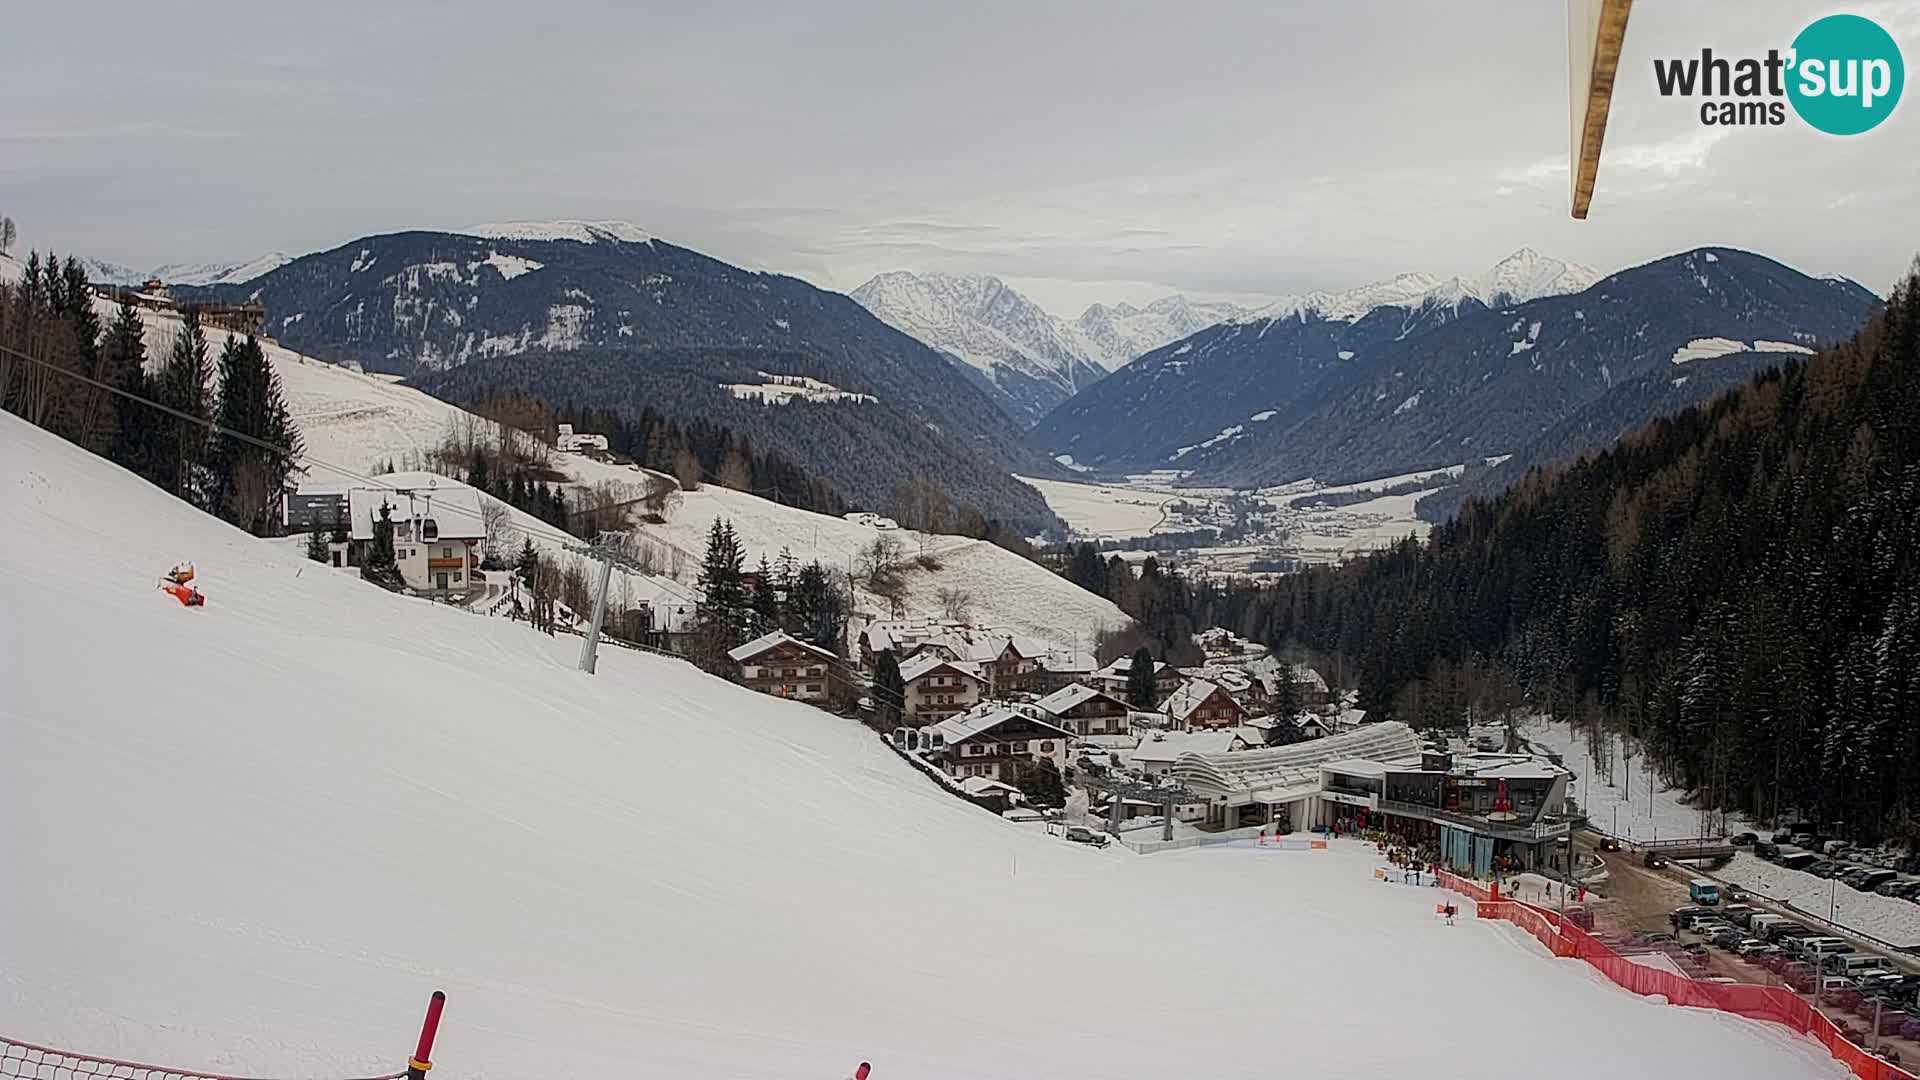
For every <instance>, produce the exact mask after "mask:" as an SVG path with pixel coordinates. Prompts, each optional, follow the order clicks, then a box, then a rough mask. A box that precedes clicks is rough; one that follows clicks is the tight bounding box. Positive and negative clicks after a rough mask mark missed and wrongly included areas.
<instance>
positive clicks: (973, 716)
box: [933, 709, 1073, 746]
mask: <svg viewBox="0 0 1920 1080" xmlns="http://www.w3.org/2000/svg"><path fill="white" fill-rule="evenodd" d="M1009 720H1025V721H1026V722H1027V723H1029V724H1037V725H1039V726H1040V727H1043V728H1046V729H1047V730H1048V731H1050V732H1052V733H1053V734H1054V735H1056V736H1058V737H1059V738H1062V739H1070V738H1072V737H1073V733H1072V732H1070V731H1066V730H1064V729H1062V728H1058V727H1055V726H1054V725H1052V724H1049V723H1047V722H1046V721H1045V720H1037V719H1035V718H1033V717H1031V716H1026V715H1023V714H1021V713H1017V712H1014V711H1013V710H1011V709H985V710H978V711H973V712H964V713H961V714H960V715H959V716H950V717H948V718H947V719H945V720H942V721H940V722H939V723H938V724H935V725H933V729H934V730H935V731H938V732H939V733H940V734H941V736H942V737H944V738H945V739H946V743H947V745H948V746H952V745H953V744H955V743H957V742H963V741H965V740H967V739H971V738H973V737H974V736H976V735H983V734H985V733H986V732H989V731H992V730H993V729H994V728H997V727H999V726H1000V725H1001V724H1004V723H1006V722H1007V721H1009Z"/></svg>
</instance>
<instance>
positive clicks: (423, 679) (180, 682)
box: [0, 415, 1845, 1080]
mask: <svg viewBox="0 0 1920 1080" xmlns="http://www.w3.org/2000/svg"><path fill="white" fill-rule="evenodd" d="M0 485H4V488H5V491H6V497H7V505H8V508H9V511H8V513H6V514H4V515H0V552H3V553H4V558H0V609H4V610H5V611H6V612H7V619H6V622H5V624H4V626H5V631H4V633H5V639H4V642H0V644H3V645H4V648H0V657H3V658H4V659H3V660H0V870H3V872H0V1031H5V1032H6V1033H7V1034H9V1035H10V1036H12V1037H15V1038H20V1039H26V1040H28V1041H30V1042H37V1043H43V1044H50V1045H55V1046H61V1047H66V1048H70V1049H76V1050H82V1051H85V1052H89V1053H94V1054H102V1055H107V1056H112V1057H122V1058H129V1059H133V1060H143V1061H159V1062H164V1063H168V1064H173V1065H178V1066H185V1067H195V1068H199V1069H206V1070H216V1071H221V1072H227V1073H239V1074H244V1075H256V1076H258V1075H270V1076H303V1077H324V1076H343V1075H367V1074H368V1073H369V1072H385V1071H387V1070H389V1069H392V1068H396V1067H398V1066H399V1065H400V1064H401V1063H402V1061H403V1060H404V1058H405V1055H406V1053H407V1051H408V1050H410V1049H411V1047H412V1039H413V1034H414V1032H415V1031H416V1030H417V1024H418V1022H419V1014H420V1010H421V1008H422V1006H423V1005H424V1002H425V1000H426V996H427V993H428V991H430V990H431V989H433V988H435V987H442V988H444V989H446V990H447V992H448V994H449V998H450V1002H449V1005H448V1009H447V1014H446V1022H445V1023H444V1024H443V1026H442V1027H441V1031H440V1041H439V1044H438V1047H437V1049H436V1053H435V1055H434V1057H435V1062H436V1065H437V1066H438V1070H439V1075H443V1076H450V1077H463V1078H492V1077H515V1078H520V1077H526V1078H533V1077H562V1076H567V1077H592V1076H619V1077H653V1076H660V1077H668V1076H671V1077H676V1078H701V1077H732V1078H750V1080H757V1078H766V1080H772V1078H776V1077H778V1078H783V1080H784V1078H795V1077H818V1078H821V1080H831V1078H833V1077H844V1076H846V1075H848V1073H849V1072H850V1070H851V1069H852V1067H853V1064H854V1063H855V1062H857V1061H860V1060H863V1059H864V1060H870V1061H872V1062H874V1063H875V1072H874V1075H875V1076H876V1077H877V1078H879V1080H890V1078H893V1077H900V1078H914V1080H930V1078H945V1077H982V1078H984V1077H996V1078H998V1077H1005V1076H1009V1075H1020V1076H1032V1077H1100V1078H1109V1077H1122V1076H1149V1075H1155V1074H1166V1075H1197V1076H1207V1077H1210V1078H1221V1077H1248V1078H1252V1077H1260V1078H1263V1080H1265V1078H1270V1077H1272V1076H1275V1075H1282V1074H1284V1075H1289V1076H1312V1077H1316V1078H1343V1077H1353V1078H1361V1077H1365V1078H1369V1080H1371V1078H1376V1077H1382V1076H1420V1077H1429V1078H1440V1080H1454V1078H1458V1080H1466V1078H1474V1080H1478V1078H1479V1077H1482V1076H1485V1075H1486V1074H1487V1072H1488V1069H1489V1067H1490V1066H1497V1063H1498V1062H1499V1061H1505V1062H1510V1063H1513V1064H1514V1065H1515V1066H1516V1067H1522V1066H1524V1067H1527V1068H1533V1067H1534V1066H1536V1065H1538V1064H1539V1063H1551V1065H1550V1067H1547V1066H1541V1067H1546V1068H1547V1069H1548V1071H1549V1072H1550V1073H1551V1075H1553V1076H1554V1077H1555V1080H1613V1078H1614V1077H1617V1076H1622V1075H1631V1076H1636V1077H1641V1078H1647V1080H1654V1078H1673V1080H1681V1078H1687V1080H1696V1078H1698V1077H1703V1076H1739V1077H1743V1078H1748V1080H1808V1078H1833V1080H1839V1078H1841V1077H1843V1076H1844V1075H1845V1074H1844V1072H1843V1071H1842V1070H1841V1069H1840V1067H1839V1066H1838V1065H1837V1064H1835V1063H1834V1062H1832V1061H1831V1060H1830V1059H1828V1058H1827V1056H1826V1054H1825V1052H1824V1051H1823V1050H1821V1049H1819V1048H1818V1047H1817V1046H1815V1045H1814V1044H1813V1043H1812V1042H1810V1041H1807V1040H1803V1039H1799V1038H1797V1037H1794V1036H1791V1035H1790V1034H1788V1033H1787V1032H1786V1031H1785V1029H1782V1028H1778V1027H1769V1026H1766V1025H1762V1024H1758V1023H1754V1022H1750V1021H1745V1020H1741V1019H1737V1018H1733V1017H1729V1016H1726V1015H1722V1014H1716V1013H1710V1012H1704V1011H1697V1010H1688V1009H1679V1008H1673V1007H1668V1006H1665V1005H1662V1004H1659V1003H1657V1002H1654V1001H1650V1000H1643V999H1640V998H1636V997H1633V996H1631V995H1629V994H1627V993H1625V992H1623V991H1620V990H1618V989H1615V988H1612V987H1611V986H1609V985H1607V984H1605V983H1603V982H1602V981H1601V980H1599V979H1598V978H1597V977H1595V976H1593V975H1592V974H1591V973H1590V972H1588V971H1587V970H1586V969H1585V968H1584V967H1582V966H1581V965H1579V964H1578V963H1576V962H1572V961H1562V962H1556V961H1554V960H1551V959H1548V958H1547V957H1546V956H1545V955H1544V954H1543V953H1542V951H1541V950H1540V949H1539V947H1538V946H1537V945H1535V944H1534V943H1533V942H1532V941H1531V939H1527V938H1524V937H1521V936H1519V935H1518V934H1517V932H1515V931H1512V930H1511V929H1510V928H1507V927H1505V926H1503V925H1497V924H1492V923H1486V924H1480V923H1474V922H1473V921H1471V920H1466V921H1463V923H1462V925H1460V926H1456V927H1447V926H1444V925H1443V924H1442V923H1441V922H1440V920H1437V919H1436V918H1435V917H1434V915H1433V903H1434V901H1435V899H1436V896H1437V894H1435V893H1433V892H1431V891H1427V890H1423V889H1419V888H1416V887H1407V886H1397V885H1388V884H1384V883H1381V882H1378V881H1375V880H1373V879H1372V878H1371V876H1370V870H1371V867H1372V860H1371V858H1369V856H1368V853H1367V852H1366V851H1364V850H1363V849H1361V848H1360V847H1359V846H1357V845H1337V846H1336V847H1335V849H1334V850H1332V851H1329V852H1321V853H1307V852H1284V853H1283V852H1279V851H1276V850H1274V849H1270V848H1257V847H1240V848H1215V849H1200V850H1193V851H1183V852H1175V853H1169V854H1162V855H1153V856H1137V855H1133V854H1131V853H1129V852H1127V851H1125V850H1124V849H1121V848H1118V847H1115V848H1110V849H1108V850H1105V851H1095V850H1090V849H1088V848H1085V847H1082V846H1079V845H1071V844H1067V843H1065V842H1062V841H1060V840H1057V839H1051V838H1049V837H1047V836H1045V835H1044V834H1041V833H1038V832H1034V831H1031V830H1029V829H1028V828H1026V827H1023V826H1020V825H1015V824H1010V823H1007V822H1003V821H1001V820H999V819H996V818H994V817H992V816H990V815H988V814H986V813H985V812H983V811H980V810H978V809H976V808H974V807H972V806H969V805H966V804H963V803H961V802H959V801H958V800H955V799H953V798H951V797H950V796H948V795H946V794H944V793H942V792H941V791H939V790H937V789H936V788H935V786H934V785H933V784H931V783H929V782H928V780H927V779H926V778H925V777H923V776H921V775H919V774H918V773H916V772H915V771H913V770H912V769H910V768H909V767H908V766H906V765H905V764H904V763H902V762H901V761H900V760H899V759H898V758H896V757H895V756H894V755H893V754H892V753H891V752H890V751H889V750H887V749H886V748H885V747H884V746H883V745H882V744H881V743H880V742H879V740H878V739H876V738H875V737H874V736H873V735H872V734H870V733H868V732H866V731H865V730H864V729H863V728H861V727H860V726H858V725H857V724H854V723H851V722H849V721H846V720H843V719H840V718H838V717H835V716H832V715H829V714H828V713H825V712H821V711H818V710H815V709H811V708H809V707H807V706H804V705H799V704H794V703H790V702H784V701H778V700H774V699H771V698H767V697H763V696H760V695H756V694H753V693H751V692H748V691H746V690H744V689H741V688H738V687H735V686H732V685H729V684H727V683H724V682H722V681H720V680H717V679H714V678H712V677H710V676H707V675H703V674H701V673H699V672H697V671H695V670H694V669H693V668H691V667H689V666H687V665H685V664H683V663H680V662H678V661H675V660H670V659H665V658H660V657H654V656H649V655H644V654H639V653H633V652H628V651H625V650H620V649H608V650H606V651H604V652H603V654H602V656H601V658H600V664H599V674H598V675H594V676H588V675H584V674H582V673H580V672H579V671H577V670H575V668H574V658H575V652H576V650H577V648H578V640H577V639H572V638H559V639H554V638H549V637H546V636H544V635H541V634H538V633H536V632H534V631H532V630H529V629H528V628H526V627H525V626H523V625H521V624H517V623H512V622H509V621H506V620H500V619H487V618H482V617H478V616H475V615H471V614H466V613H462V612H459V611H455V610H451V609H449V608H446V607H444V606H438V605H435V604H432V603H428V602H425V601H421V600H413V599H408V598H404V597H400V596H394V595H389V594H387V593H384V592H381V591H379V590H377V589H374V588H373V587H371V586H368V585H366V584H364V583H362V582H359V581H357V580H355V579H353V578H351V577H350V576H347V575H342V574H334V573H325V572H315V569H316V568H315V567H314V566H313V564H310V563H307V562H306V561H305V560H304V559H302V558H301V557H300V555H299V553H298V552H297V551H296V550H291V549H290V545H286V544H283V543H277V542H268V541H260V540H257V539H254V538H251V537H249V536H246V535H244V534H242V533H240V532H239V531H237V530H234V529H232V528H230V527H228V526H226V525H224V524H222V523H220V522H218V521H216V520H214V519H213V518H210V517H207V516H204V515H201V514H199V513H197V512H195V511H193V510H191V509H189V508H187V507H186V506H185V505H184V504H182V503H179V502H176V501H174V500H172V499H170V498H169V497H167V496H165V495H164V494H162V493H161V492H159V491H158V490H157V489H154V488H152V487H150V486H148V485H146V484H144V483H142V482H141V481H139V480H137V479H136V478H134V477H133V476H131V475H130V474H128V473H125V472H124V471H122V470H120V469H118V468H116V467H115V466H113V465H111V464H109V463H107V462H105V461H104V460H101V459H98V458H94V457H91V456H89V455H87V454H85V453H84V452H83V451H81V450H79V449H77V448H75V447H73V446H71V445H69V444H67V443H65V442H62V441H60V440H58V439H56V438H53V437H52V436H50V435H47V434H46V433H44V432H41V431H38V430H36V429H32V428H30V427H28V426H27V425H25V424H24V423H23V422H22V421H20V420H19V419H17V418H15V417H13V416H11V415H0ZM180 559H191V560H193V561H194V562H195V563H196V564H197V566H198V568H199V574H200V576H199V583H200V585H201V587H202V588H203V589H204V590H205V593H206V595H207V597H208V601H207V605H206V606H205V607H204V608H200V609H186V608H182V607H181V606H180V605H178V604H177V603H175V602H174V601H173V600H172V599H170V598H169V597H168V596H166V595H165V594H163V593H161V592H159V591H158V590H157V589H156V588H155V587H154V585H155V577H156V575H157V574H158V573H160V571H161V570H162V569H164V568H165V567H167V566H170V565H172V564H173V563H174V562H175V561H177V560H180ZM1496 1047H1497V1049H1498V1055H1499V1056H1498V1058H1492V1057H1490V1054H1491V1052H1492V1050H1491V1048H1496Z"/></svg>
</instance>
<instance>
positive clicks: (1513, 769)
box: [1453, 754, 1573, 780]
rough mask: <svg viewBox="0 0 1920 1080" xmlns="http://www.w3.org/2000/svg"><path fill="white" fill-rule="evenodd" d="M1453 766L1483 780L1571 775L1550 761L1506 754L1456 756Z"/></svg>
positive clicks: (1546, 778) (1551, 777) (1550, 778)
mask: <svg viewBox="0 0 1920 1080" xmlns="http://www.w3.org/2000/svg"><path fill="white" fill-rule="evenodd" d="M1488 758H1493V759H1495V760H1488ZM1453 768H1454V770H1455V771H1458V772H1471V773H1472V774H1473V775H1474V776H1477V777H1480V778H1481V779H1484V780H1553V779H1556V778H1558V777H1562V776H1571V775H1573V774H1572V772H1570V771H1569V770H1567V769H1564V768H1561V767H1560V766H1558V765H1554V764H1552V763H1550V762H1545V761H1535V760H1532V759H1523V758H1516V757H1514V756H1512V755H1507V754H1498V755H1479V754H1469V755H1465V756H1457V757H1455V758H1454V759H1453Z"/></svg>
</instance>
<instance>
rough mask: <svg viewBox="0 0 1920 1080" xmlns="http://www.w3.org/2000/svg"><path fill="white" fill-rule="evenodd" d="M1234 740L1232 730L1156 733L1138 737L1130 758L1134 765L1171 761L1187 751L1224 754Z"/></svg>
mask: <svg viewBox="0 0 1920 1080" xmlns="http://www.w3.org/2000/svg"><path fill="white" fill-rule="evenodd" d="M1233 740H1234V733H1233V732H1231V731H1166V732H1157V733H1155V734H1154V735H1151V736H1149V737H1147V738H1145V739H1141V740H1140V745H1139V746H1136V747H1134V750H1133V758H1132V761H1133V763H1134V764H1136V765H1141V764H1147V763H1154V764H1161V763H1165V764H1172V763H1173V762H1176V761H1178V760H1180V759H1181V758H1182V757H1184V756H1186V755H1188V754H1225V753H1228V752H1229V751H1232V750H1233ZM1243 752H1244V751H1243Z"/></svg>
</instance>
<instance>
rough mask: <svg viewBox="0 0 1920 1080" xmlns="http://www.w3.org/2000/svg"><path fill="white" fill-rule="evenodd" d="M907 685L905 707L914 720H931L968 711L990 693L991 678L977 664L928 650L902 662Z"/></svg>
mask: <svg viewBox="0 0 1920 1080" xmlns="http://www.w3.org/2000/svg"><path fill="white" fill-rule="evenodd" d="M900 681H901V682H902V683H904V684H905V685H906V692H907V696H906V701H905V703H904V705H903V711H904V712H905V713H906V715H907V716H908V718H910V719H911V720H912V721H913V722H914V723H917V724H930V723H933V722H935V721H939V720H945V719H946V718H947V717H949V716H953V715H955V714H957V713H963V712H966V711H967V710H968V709H971V708H973V707H974V706H975V705H978V704H979V703H980V699H981V698H982V697H984V696H985V695H986V691H987V679H986V676H985V675H983V674H982V673H981V671H980V667H979V665H977V664H973V663H970V662H968V661H965V660H949V659H947V658H946V657H945V656H944V655H942V654H940V653H938V652H933V651H927V652H922V653H920V654H918V655H916V656H915V657H914V658H913V659H911V660H908V661H907V662H906V663H904V664H901V665H900Z"/></svg>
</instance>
